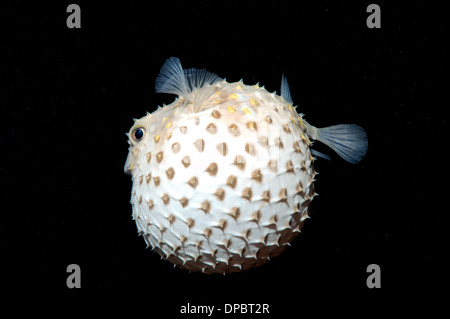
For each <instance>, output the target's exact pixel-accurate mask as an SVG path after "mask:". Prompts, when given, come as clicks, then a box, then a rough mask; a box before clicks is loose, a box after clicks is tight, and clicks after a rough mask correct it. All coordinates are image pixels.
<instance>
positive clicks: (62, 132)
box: [0, 1, 448, 318]
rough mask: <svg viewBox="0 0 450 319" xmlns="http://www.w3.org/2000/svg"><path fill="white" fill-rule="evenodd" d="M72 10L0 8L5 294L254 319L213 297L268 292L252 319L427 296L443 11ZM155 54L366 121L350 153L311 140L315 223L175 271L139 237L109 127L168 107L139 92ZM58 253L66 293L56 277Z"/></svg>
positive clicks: (355, 310)
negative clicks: (354, 157)
mask: <svg viewBox="0 0 450 319" xmlns="http://www.w3.org/2000/svg"><path fill="white" fill-rule="evenodd" d="M78 4H79V5H80V8H81V29H69V28H68V27H67V26H66V19H67V17H68V15H69V13H66V8H67V6H68V5H69V3H60V4H53V5H45V6H44V5H42V4H41V3H34V2H33V3H31V1H30V2H29V3H28V4H26V3H23V2H20V3H15V4H11V5H5V7H3V9H2V11H3V12H4V13H6V15H7V16H8V17H9V18H10V19H4V20H2V22H4V23H5V27H4V28H2V33H4V37H2V38H3V40H2V43H1V44H0V46H1V55H2V58H1V60H2V62H5V67H2V75H4V76H5V79H6V83H4V84H3V85H2V89H1V91H2V96H3V98H2V102H1V110H2V114H4V115H2V116H1V119H0V120H1V128H0V129H1V140H0V143H1V150H2V151H1V152H2V160H3V161H2V162H4V164H1V166H0V174H1V180H2V186H3V187H2V191H1V196H2V200H1V203H2V205H1V224H0V236H1V250H2V251H1V254H0V267H1V269H0V271H1V281H2V282H1V288H0V289H2V290H3V291H4V292H5V293H2V295H4V296H6V299H5V298H3V299H2V302H1V304H2V306H8V305H12V304H13V303H12V302H13V301H14V302H15V301H19V302H20V304H21V305H22V306H21V307H19V308H15V309H16V310H18V311H19V312H20V311H27V310H31V311H32V312H34V313H41V312H43V313H48V312H52V311H56V310H55V309H57V308H59V307H63V308H65V309H66V310H65V313H66V312H72V311H79V312H85V311H86V309H91V310H92V309H95V310H97V311H99V312H100V313H103V312H110V311H112V312H114V311H115V309H117V308H118V307H125V308H127V309H129V311H130V314H131V313H132V312H135V311H146V312H147V315H148V316H153V317H155V316H156V313H157V312H158V311H162V312H163V313H164V314H165V315H166V316H167V317H168V318H175V317H178V318H182V317H185V316H194V315H192V314H191V315H182V314H180V313H179V312H180V309H181V306H183V305H187V303H188V302H189V303H190V304H191V305H192V304H194V305H210V306H212V305H214V306H215V307H216V308H222V312H218V311H216V312H215V313H214V314H213V317H222V316H224V315H225V316H226V317H229V318H234V317H236V318H238V317H240V316H246V317H249V316H251V315H249V314H242V315H237V314H236V315H232V314H224V313H223V310H224V309H225V308H224V307H225V306H224V304H226V303H230V304H233V303H247V304H248V303H267V304H269V305H270V316H269V315H267V314H260V315H255V316H256V317H258V318H268V317H274V318H280V317H283V316H288V315H289V316H296V317H300V315H302V314H303V313H304V311H307V310H309V311H314V313H316V314H326V315H337V314H340V315H357V316H365V315H367V314H368V313H375V314H380V315H382V314H385V313H388V312H389V313H397V314H403V313H409V312H410V311H411V310H414V309H417V308H420V309H425V310H427V311H428V310H433V309H436V308H437V307H438V306H439V305H440V304H439V299H438V298H437V297H438V296H439V295H440V294H439V293H438V291H439V289H441V288H442V285H443V278H444V277H445V272H444V270H445V268H444V263H443V255H444V253H446V252H447V250H446V246H444V234H445V232H446V229H444V225H445V224H444V222H443V216H444V215H445V214H446V213H448V205H445V204H444V199H445V196H446V193H447V190H448V187H447V186H446V179H447V178H446V177H447V176H448V168H447V165H446V162H445V159H444V158H445V157H443V154H444V153H443V150H445V145H446V143H444V141H443V138H444V136H445V135H444V134H445V132H446V131H447V129H448V117H446V114H445V113H446V112H445V111H446V109H447V107H446V106H444V105H445V103H446V102H445V101H446V100H443V99H441V97H440V95H441V93H442V92H445V91H444V90H443V79H442V76H443V70H444V60H443V58H444V49H443V38H444V37H443V33H444V22H443V21H444V19H443V18H442V19H441V18H440V17H439V14H440V12H441V10H439V8H433V7H427V6H426V5H425V4H424V5H419V4H411V3H408V4H407V5H400V4H392V3H385V2H379V3H378V4H379V5H380V8H381V14H382V15H381V21H382V22H381V23H382V24H381V29H369V28H368V27H367V25H366V19H367V16H368V15H369V13H367V12H366V8H367V5H368V4H369V2H367V3H365V2H362V3H359V4H349V3H344V2H340V1H339V2H332V3H320V4H318V3H316V2H312V1H311V2H306V3H303V4H300V3H298V4H297V3H296V2H288V1H287V2H267V3H264V4H263V3H261V2H252V4H246V5H243V4H241V3H237V2H232V1H226V2H224V3H222V4H218V3H216V2H212V1H200V2H193V1H186V2H182V3H180V4H168V3H167V4H166V3H160V4H159V6H150V5H148V6H142V5H140V4H135V3H133V4H129V3H128V2H126V3H121V4H120V5H113V4H109V3H107V2H103V3H97V2H96V3H95V4H93V3H87V2H79V3H78ZM2 6H3V5H2ZM170 56H178V57H179V58H180V59H181V61H182V63H183V65H184V66H185V67H187V68H189V67H200V68H207V69H208V70H210V71H212V72H215V73H216V74H218V75H219V76H221V77H226V78H227V80H228V81H238V80H240V79H241V78H242V79H243V80H244V83H246V84H247V83H248V84H255V83H257V82H259V83H260V84H261V85H264V86H265V87H266V88H267V89H268V90H269V91H274V90H278V91H279V89H280V88H279V87H280V82H281V74H282V73H283V72H285V74H286V76H287V78H288V80H289V84H290V88H291V93H292V97H293V99H294V102H295V104H298V105H299V107H298V109H297V110H298V111H299V112H301V113H304V114H305V119H306V120H308V121H309V122H310V123H312V124H314V125H315V126H318V127H322V126H328V125H332V124H338V123H356V124H358V125H360V126H362V127H364V128H365V129H366V131H367V134H368V137H369V150H368V153H367V155H366V157H365V158H364V159H363V160H362V162H361V163H359V164H357V165H351V164H348V163H346V162H344V161H343V160H341V159H340V158H339V157H338V156H337V155H335V154H332V152H331V151H329V150H327V149H326V148H325V147H322V146H320V145H317V149H318V150H319V151H321V152H324V153H327V154H331V156H332V160H331V161H330V162H328V161H325V160H319V161H318V162H317V164H316V170H317V171H318V172H319V173H320V175H318V176H317V180H318V181H317V183H316V191H317V192H318V193H319V194H320V196H318V197H317V198H315V199H314V201H313V203H312V206H311V216H312V218H311V219H310V220H309V221H308V222H307V223H306V224H305V227H304V228H303V233H302V234H301V235H300V236H298V237H297V238H296V239H295V240H294V242H293V243H292V246H291V247H289V248H288V249H287V250H286V251H285V252H283V253H282V254H281V255H280V256H278V257H276V258H274V259H273V260H271V261H270V263H268V264H266V265H264V266H262V267H259V268H257V269H253V270H251V271H248V272H244V273H238V274H232V275H229V276H220V275H217V276H216V275H212V276H206V275H202V274H190V273H187V272H185V271H182V270H179V269H173V268H172V265H170V264H169V263H167V262H163V261H160V260H159V256H158V255H157V254H155V253H152V252H151V251H149V250H146V249H145V243H144V240H143V239H142V238H141V237H138V236H137V233H136V232H137V231H136V227H135V225H134V222H133V221H132V219H131V206H130V204H129V198H130V191H131V180H130V178H129V176H127V175H125V174H124V173H123V164H124V162H125V159H126V155H127V148H128V145H127V143H126V136H125V134H124V133H125V132H127V131H128V129H129V128H130V127H131V125H132V123H133V122H132V118H139V117H141V116H143V115H145V113H146V112H147V111H149V112H151V111H153V110H155V109H156V107H157V105H162V104H163V103H166V104H169V103H171V102H172V101H173V96H170V95H166V94H156V93H155V92H154V79H155V77H156V76H157V74H158V72H159V69H160V67H161V66H162V64H163V62H164V61H165V60H166V59H167V58H168V57H170ZM70 264H77V265H79V266H80V268H81V289H69V288H67V286H66V279H67V276H68V275H69V274H68V273H67V272H66V269H67V266H68V265H70ZM370 264H377V265H379V266H380V269H381V288H380V289H369V288H368V287H367V285H366V279H367V277H368V276H369V274H368V273H367V267H368V266H369V265H370ZM24 305H29V307H25V306H24ZM199 316H206V315H199Z"/></svg>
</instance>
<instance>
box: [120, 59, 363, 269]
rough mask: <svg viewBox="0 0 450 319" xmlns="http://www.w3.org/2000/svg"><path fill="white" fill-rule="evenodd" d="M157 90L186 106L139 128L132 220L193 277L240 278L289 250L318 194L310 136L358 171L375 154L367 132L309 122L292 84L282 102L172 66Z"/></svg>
mask: <svg viewBox="0 0 450 319" xmlns="http://www.w3.org/2000/svg"><path fill="white" fill-rule="evenodd" d="M156 90H157V92H164V93H174V94H177V95H179V98H178V99H177V100H175V101H174V102H173V103H172V104H170V105H167V106H164V107H163V108H159V109H158V110H157V111H155V112H154V113H152V114H147V116H145V117H143V118H141V119H139V120H137V121H135V123H134V125H133V127H132V128H131V130H130V133H129V139H130V141H129V143H130V145H131V147H130V149H129V155H128V158H127V162H126V164H125V171H126V172H127V173H129V174H131V175H132V179H133V189H132V198H131V203H132V206H133V218H134V220H135V221H136V225H137V228H138V230H139V233H140V234H142V235H143V236H144V239H145V241H146V243H147V244H148V246H151V247H152V249H153V250H155V251H156V252H158V253H159V254H160V255H161V256H162V258H164V259H167V260H169V261H170V262H172V263H173V264H175V265H178V266H180V267H182V268H185V269H188V270H192V271H202V272H205V273H228V272H235V271H241V270H244V269H248V268H251V267H254V266H258V265H260V264H263V263H265V262H266V261H268V260H269V258H270V257H273V256H276V255H278V254H279V253H280V252H281V251H283V250H284V248H285V247H286V245H289V243H290V242H291V241H292V239H293V238H294V237H296V236H297V235H298V233H299V232H300V229H301V228H302V225H303V222H304V221H305V219H307V218H308V206H309V204H310V203H311V201H312V199H313V198H314V196H315V195H316V193H315V191H314V183H313V182H314V176H315V175H316V172H315V171H314V168H313V161H314V158H313V157H312V155H311V150H310V146H311V142H310V140H309V137H311V138H313V139H318V140H319V141H323V142H324V143H326V144H327V145H329V146H330V147H332V148H333V149H334V150H335V151H336V152H337V153H338V154H339V155H341V156H342V157H343V158H345V159H346V160H347V161H350V162H352V163H356V162H358V161H359V160H360V159H361V158H362V157H363V156H364V154H365V152H366V149H367V138H366V135H365V132H364V130H363V129H362V128H360V127H359V126H356V125H337V126H332V127H329V128H324V129H317V128H315V127H313V126H311V125H309V124H308V123H306V122H305V121H304V120H303V119H302V116H301V115H299V114H297V112H296V110H295V108H294V107H293V106H292V100H291V95H290V93H289V87H288V85H287V81H286V79H285V78H284V77H283V78H282V87H281V96H278V95H276V94H274V93H269V92H268V91H266V90H265V89H264V88H261V87H259V86H258V85H254V86H248V85H244V84H243V83H242V82H237V83H228V82H226V81H225V80H222V79H220V78H219V77H217V76H216V75H215V74H212V73H210V72H208V71H206V70H203V69H201V70H198V69H189V70H183V69H182V67H181V64H180V62H179V60H178V59H176V58H170V59H168V60H167V61H166V63H165V64H164V66H163V67H162V69H161V73H160V75H159V76H158V78H157V80H156ZM312 152H313V154H314V155H318V156H324V155H323V154H320V153H318V152H316V153H314V151H312Z"/></svg>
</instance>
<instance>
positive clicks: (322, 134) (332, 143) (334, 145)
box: [307, 124, 368, 164]
mask: <svg viewBox="0 0 450 319" xmlns="http://www.w3.org/2000/svg"><path fill="white" fill-rule="evenodd" d="M307 130H308V134H309V135H310V136H311V138H313V139H315V140H318V141H320V142H322V143H324V144H325V145H327V146H328V147H330V148H331V149H332V150H334V151H335V152H336V153H338V154H339V156H340V157H342V158H343V159H345V160H346V161H347V162H350V163H352V164H356V163H358V162H359V161H361V159H362V158H363V157H364V155H365V154H366V152H367V147H368V141H367V134H366V132H365V131H364V129H363V128H362V127H360V126H358V125H355V124H339V125H334V126H329V127H324V128H316V127H314V126H312V125H310V124H308V125H307Z"/></svg>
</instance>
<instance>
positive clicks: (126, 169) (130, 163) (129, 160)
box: [123, 152, 134, 175]
mask: <svg viewBox="0 0 450 319" xmlns="http://www.w3.org/2000/svg"><path fill="white" fill-rule="evenodd" d="M133 162H134V158H133V155H132V154H131V152H130V153H128V156H127V160H126V161H125V165H124V166H123V171H124V173H125V174H127V175H131V170H132V169H133Z"/></svg>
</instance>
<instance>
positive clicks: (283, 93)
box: [281, 73, 294, 105]
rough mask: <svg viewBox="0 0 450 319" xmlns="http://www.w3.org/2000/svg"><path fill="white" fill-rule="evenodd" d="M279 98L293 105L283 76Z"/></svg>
mask: <svg viewBox="0 0 450 319" xmlns="http://www.w3.org/2000/svg"><path fill="white" fill-rule="evenodd" d="M281 97H282V98H283V99H284V100H285V101H286V102H287V103H289V104H291V105H292V104H294V101H292V96H291V91H289V84H288V82H287V79H286V77H285V76H284V73H283V75H282V76H281Z"/></svg>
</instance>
